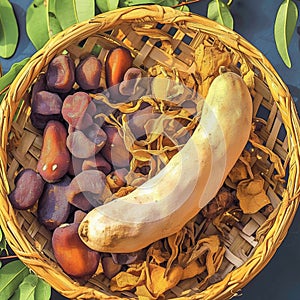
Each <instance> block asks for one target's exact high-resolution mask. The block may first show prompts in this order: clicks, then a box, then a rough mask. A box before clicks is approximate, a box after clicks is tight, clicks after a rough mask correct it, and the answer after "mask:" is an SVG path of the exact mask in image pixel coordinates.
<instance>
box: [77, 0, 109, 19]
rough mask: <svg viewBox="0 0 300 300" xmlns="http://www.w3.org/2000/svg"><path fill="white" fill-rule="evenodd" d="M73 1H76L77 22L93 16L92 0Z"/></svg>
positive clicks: (93, 2) (93, 3)
mask: <svg viewBox="0 0 300 300" xmlns="http://www.w3.org/2000/svg"><path fill="white" fill-rule="evenodd" d="M73 1H74V0H73ZM110 2H114V0H111V1H110ZM75 3H76V11H77V18H78V21H79V22H82V21H85V20H88V19H90V18H92V17H94V16H95V1H94V0H75Z"/></svg>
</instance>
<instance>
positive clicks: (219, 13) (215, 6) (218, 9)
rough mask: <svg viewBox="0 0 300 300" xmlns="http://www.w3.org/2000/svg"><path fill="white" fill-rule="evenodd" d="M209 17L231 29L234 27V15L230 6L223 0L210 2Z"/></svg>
mask: <svg viewBox="0 0 300 300" xmlns="http://www.w3.org/2000/svg"><path fill="white" fill-rule="evenodd" d="M207 17H208V18H209V19H211V20H213V21H216V22H218V23H219V24H222V25H224V26H227V27H228V28H230V29H233V17H232V15H231V13H230V10H229V7H228V5H227V4H225V3H224V2H223V1H221V0H212V1H211V2H209V4H208V9H207Z"/></svg>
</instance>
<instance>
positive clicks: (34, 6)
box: [26, 1, 49, 50]
mask: <svg viewBox="0 0 300 300" xmlns="http://www.w3.org/2000/svg"><path fill="white" fill-rule="evenodd" d="M26 32H27V35H28V37H29V39H30V41H31V42H32V44H33V46H34V47H35V49H37V50H39V49H41V48H42V47H43V46H44V45H45V43H46V42H47V41H48V40H49V33H48V25H47V9H46V6H45V5H44V3H43V2H42V3H39V2H35V1H33V2H32V3H31V4H30V6H29V7H28V9H27V12H26Z"/></svg>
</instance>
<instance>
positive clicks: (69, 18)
mask: <svg viewBox="0 0 300 300" xmlns="http://www.w3.org/2000/svg"><path fill="white" fill-rule="evenodd" d="M55 14H56V17H57V19H58V21H59V23H60V26H61V27H62V29H66V28H67V27H69V26H71V25H73V24H76V23H78V22H81V21H84V20H87V19H89V18H91V17H93V16H95V2H94V0H73V1H70V0H59V1H55Z"/></svg>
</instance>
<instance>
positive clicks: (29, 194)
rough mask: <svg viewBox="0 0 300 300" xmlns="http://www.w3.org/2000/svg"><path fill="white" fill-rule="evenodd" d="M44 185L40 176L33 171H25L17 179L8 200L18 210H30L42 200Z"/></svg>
mask: <svg viewBox="0 0 300 300" xmlns="http://www.w3.org/2000/svg"><path fill="white" fill-rule="evenodd" d="M44 184H45V181H44V180H43V178H42V177H41V175H40V174H38V173H37V172H35V171H34V170H32V169H23V170H22V171H21V172H20V173H19V174H18V175H17V177H16V178H15V188H14V190H13V191H11V193H10V194H9V195H8V199H9V201H10V203H11V204H12V206H13V207H14V208H16V209H22V210H25V209H29V208H31V207H33V205H34V204H35V203H36V202H37V200H38V199H39V198H40V196H41V194H42V192H43V188H44Z"/></svg>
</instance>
